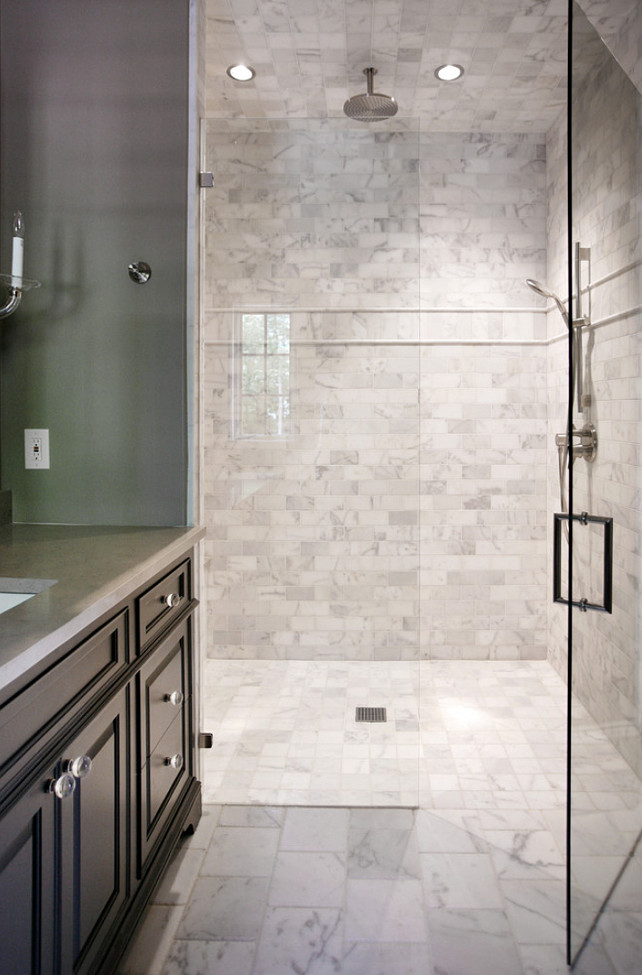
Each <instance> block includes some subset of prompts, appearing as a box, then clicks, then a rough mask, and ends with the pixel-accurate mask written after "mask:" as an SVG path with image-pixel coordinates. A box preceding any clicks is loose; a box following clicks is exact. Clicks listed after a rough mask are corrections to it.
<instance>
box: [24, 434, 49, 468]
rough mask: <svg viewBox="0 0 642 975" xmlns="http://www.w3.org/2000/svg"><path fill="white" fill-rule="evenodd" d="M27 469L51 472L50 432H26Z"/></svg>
mask: <svg viewBox="0 0 642 975" xmlns="http://www.w3.org/2000/svg"><path fill="white" fill-rule="evenodd" d="M25 469H26V470H28V471H35V470H49V431H48V430H25Z"/></svg>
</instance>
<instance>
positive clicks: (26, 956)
mask: <svg viewBox="0 0 642 975" xmlns="http://www.w3.org/2000/svg"><path fill="white" fill-rule="evenodd" d="M44 787H45V783H44V781H41V782H39V783H38V784H37V786H36V787H34V788H33V789H32V790H31V791H30V792H28V793H27V794H26V795H25V796H23V797H22V799H20V800H18V802H17V803H16V804H15V805H14V806H13V808H12V809H11V810H10V811H9V812H8V813H7V815H6V816H5V817H4V818H3V820H2V839H1V843H0V905H1V909H0V946H1V947H0V951H1V961H0V969H1V970H2V971H6V972H11V975H49V973H51V972H53V971H54V896H55V887H54V862H55V856H54V840H55V836H54V820H55V804H56V803H59V802H61V800H59V799H55V798H54V796H53V795H51V794H47V793H45V788H44Z"/></svg>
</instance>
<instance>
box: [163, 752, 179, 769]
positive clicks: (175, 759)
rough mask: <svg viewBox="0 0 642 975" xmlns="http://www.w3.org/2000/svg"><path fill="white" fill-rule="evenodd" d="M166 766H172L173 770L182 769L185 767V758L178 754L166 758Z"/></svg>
mask: <svg viewBox="0 0 642 975" xmlns="http://www.w3.org/2000/svg"><path fill="white" fill-rule="evenodd" d="M165 765H171V767H172V768H175V769H179V768H182V767H183V756H182V755H179V754H178V753H177V754H176V755H172V757H171V758H166V759H165Z"/></svg>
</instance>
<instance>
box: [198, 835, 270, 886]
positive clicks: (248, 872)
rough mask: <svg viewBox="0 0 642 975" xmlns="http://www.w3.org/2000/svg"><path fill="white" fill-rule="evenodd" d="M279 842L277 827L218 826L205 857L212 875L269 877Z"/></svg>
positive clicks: (207, 871)
mask: <svg viewBox="0 0 642 975" xmlns="http://www.w3.org/2000/svg"><path fill="white" fill-rule="evenodd" d="M278 841H279V834H278V831H277V830H275V829H270V828H267V829H261V828H259V827H256V826H219V828H218V829H217V830H216V832H215V833H214V836H213V838H212V842H211V843H210V846H209V849H208V851H207V853H206V854H205V858H204V860H203V867H202V871H201V872H202V874H203V876H209V877H269V876H271V874H272V870H273V869H274V860H275V857H276V852H277V845H278Z"/></svg>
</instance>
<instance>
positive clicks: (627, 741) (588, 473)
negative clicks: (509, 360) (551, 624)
mask: <svg viewBox="0 0 642 975" xmlns="http://www.w3.org/2000/svg"><path fill="white" fill-rule="evenodd" d="M571 40H572V44H571V63H570V85H569V89H570V97H569V112H570V117H569V123H570V124H569V130H568V138H569V150H570V151H569V203H570V213H571V226H570V228H569V248H568V249H569V261H568V263H569V268H570V271H571V273H570V274H569V282H568V294H570V295H571V301H570V303H569V304H570V309H569V310H570V313H571V318H572V320H573V321H574V322H583V324H582V325H581V328H580V334H581V347H582V356H581V360H580V361H581V362H582V363H583V364H582V366H581V367H580V368H581V375H580V377H579V378H580V379H581V393H580V396H579V397H578V396H577V395H576V396H575V402H573V397H572V394H571V392H570V391H569V396H568V402H569V403H570V404H571V407H570V409H569V415H568V421H567V430H566V434H567V436H569V437H573V432H574V431H577V430H580V429H582V428H586V427H588V426H592V427H594V428H595V429H596V431H597V450H596V452H595V457H594V459H593V460H591V461H590V462H589V463H586V462H585V460H584V459H582V457H581V456H580V452H579V451H577V457H576V459H575V460H574V462H573V463H572V465H571V468H570V472H569V501H570V505H569V511H570V518H569V521H568V530H569V536H570V547H569V548H566V543H565V542H563V541H562V542H561V550H562V551H563V552H564V561H565V559H566V555H567V554H568V572H567V573H566V578H567V579H568V578H570V579H571V580H572V585H571V587H570V592H567V591H566V590H565V595H566V596H568V598H569V600H570V605H569V618H568V621H567V622H568V647H569V654H568V680H569V779H568V784H569V795H568V850H567V855H568V911H569V922H570V923H569V924H568V960H569V962H572V961H573V960H575V959H576V958H577V956H578V954H579V953H580V951H581V949H582V947H583V945H584V944H585V941H586V939H587V938H588V937H589V935H590V933H591V931H592V929H593V926H594V925H595V924H596V923H597V922H598V920H599V919H600V918H602V919H603V923H604V924H606V925H608V926H609V928H610V930H611V934H612V935H614V937H613V940H614V942H616V943H617V942H618V941H620V942H622V943H623V944H626V942H627V938H630V935H627V920H626V918H627V912H628V911H631V912H636V911H639V910H640V903H641V902H642V867H641V863H640V850H639V845H638V844H639V836H640V830H642V786H641V777H642V736H641V727H642V720H641V719H642V714H641V706H642V704H641V700H640V691H641V688H640V682H641V678H642V663H641V660H642V657H641V651H640V638H641V631H640V622H641V620H640V613H641V602H640V552H641V551H642V548H641V541H642V539H641V528H642V521H641V517H640V429H639V425H640V392H641V386H640V372H639V362H640V358H639V356H640V350H641V332H640V330H641V325H642V317H641V316H642V307H641V306H642V300H641V298H642V294H641V264H642V249H641V246H640V186H641V175H642V166H641V162H642V159H641V145H642V143H641V139H640V134H641V130H640V121H641V118H642V116H641V112H640V108H641V103H642V99H641V96H640V92H639V91H638V90H637V88H636V87H635V86H634V84H633V83H632V82H631V80H630V79H629V77H628V76H627V75H626V74H625V72H624V71H623V70H622V68H621V67H620V66H619V64H618V63H617V62H616V60H615V58H614V57H613V56H612V55H611V53H610V52H609V50H608V49H607V47H606V46H605V44H604V43H603V41H602V40H601V38H600V37H599V35H598V34H597V32H596V31H595V29H594V28H593V27H592V26H591V24H590V23H589V21H588V20H587V18H586V17H585V16H584V14H583V13H582V11H581V9H580V8H579V6H578V5H577V4H572V32H571ZM572 357H573V349H572V337H571V336H569V362H571V361H572ZM576 388H577V387H576ZM573 439H575V440H576V441H577V436H575V437H574V438H573ZM558 527H559V526H558ZM611 535H612V569H611V557H610V552H609V547H610V542H611V537H610V536H611ZM560 559H561V555H560ZM559 568H560V571H561V573H562V574H564V573H565V567H564V566H563V565H560V566H559ZM611 586H612V606H610V605H609V604H610V602H611V594H610V591H609V589H610V587H611ZM611 610H612V611H611ZM616 950H617V949H616Z"/></svg>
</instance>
